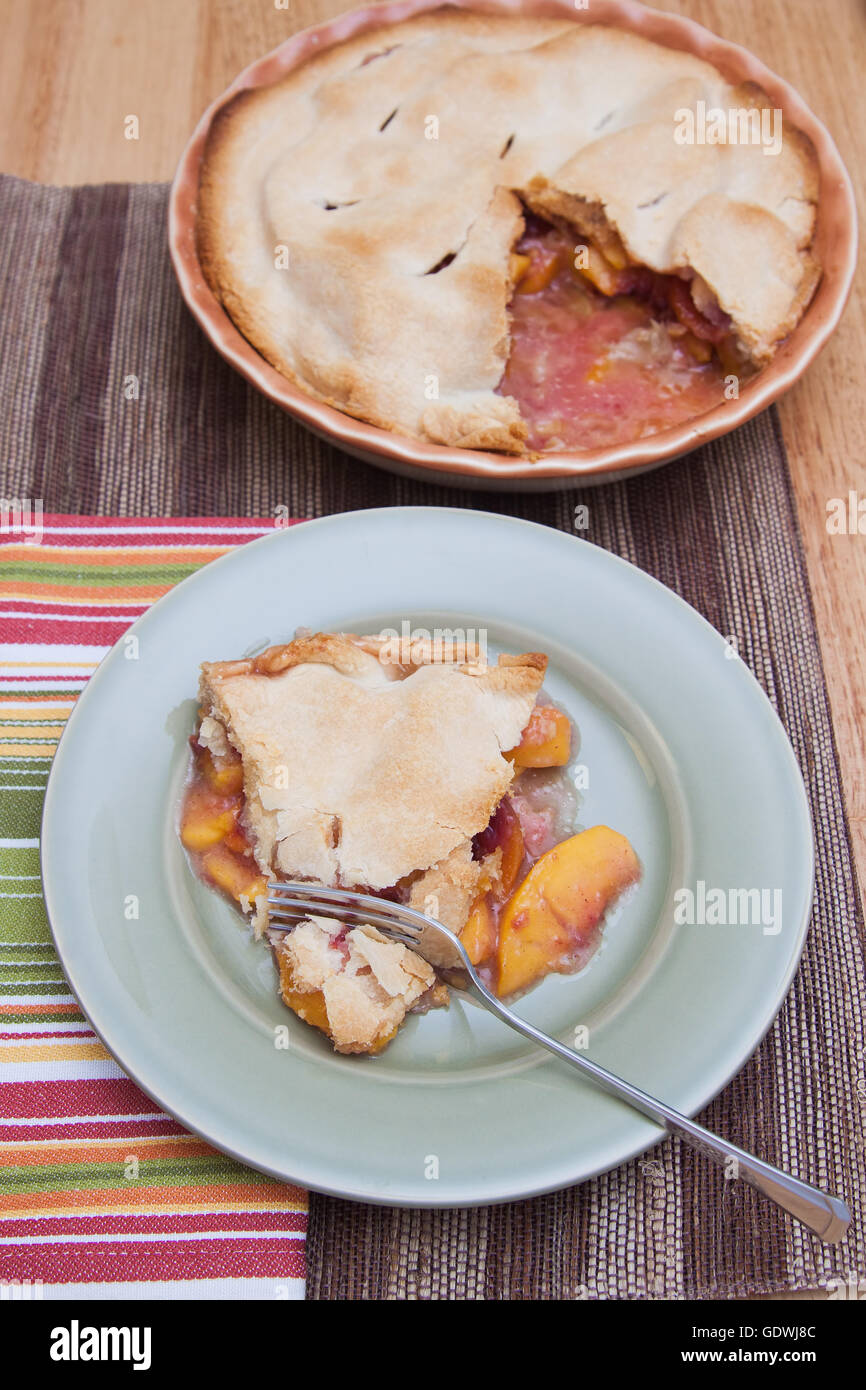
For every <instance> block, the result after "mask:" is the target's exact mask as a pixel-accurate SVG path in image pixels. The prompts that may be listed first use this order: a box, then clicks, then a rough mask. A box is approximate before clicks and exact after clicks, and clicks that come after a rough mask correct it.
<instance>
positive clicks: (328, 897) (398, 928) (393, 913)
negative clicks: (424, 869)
mask: <svg viewBox="0 0 866 1390" xmlns="http://www.w3.org/2000/svg"><path fill="white" fill-rule="evenodd" d="M310 916H317V917H331V918H334V919H335V920H336V921H338V922H343V923H345V924H346V925H348V926H362V925H369V926H373V927H377V928H378V929H379V930H380V931H386V932H388V933H389V934H390V935H401V936H403V937H405V938H406V939H407V940H408V941H409V942H412V943H414V942H416V941H417V940H418V937H419V936H420V933H421V930H422V929H423V926H424V924H425V920H426V919H425V918H424V917H423V915H422V914H421V913H419V912H415V911H414V910H413V909H412V908H406V907H402V906H401V905H399V904H397V903H392V902H389V901H388V900H387V899H386V898H375V897H373V896H372V895H370V894H367V893H356V892H353V891H352V890H351V889H348V888H326V887H324V886H323V885H322V884H319V883H295V882H282V883H269V884H268V918H269V925H270V926H272V927H274V928H275V929H276V930H278V931H283V930H285V931H290V930H291V929H292V927H294V926H297V924H298V922H301V921H303V920H304V918H306V917H310ZM281 919H283V920H281ZM284 921H285V925H284Z"/></svg>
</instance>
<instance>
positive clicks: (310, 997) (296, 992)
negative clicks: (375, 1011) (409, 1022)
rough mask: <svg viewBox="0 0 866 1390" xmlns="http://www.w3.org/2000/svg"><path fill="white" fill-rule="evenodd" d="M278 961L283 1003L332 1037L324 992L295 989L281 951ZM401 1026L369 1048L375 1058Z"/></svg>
mask: <svg viewBox="0 0 866 1390" xmlns="http://www.w3.org/2000/svg"><path fill="white" fill-rule="evenodd" d="M277 960H278V964H279V971H280V998H281V999H282V1001H283V1003H284V1004H285V1005H286V1007H287V1008H289V1009H291V1010H292V1013H295V1014H297V1016H298V1018H299V1019H301V1020H302V1022H304V1023H308V1024H309V1025H310V1027H311V1028H318V1029H319V1031H320V1032H322V1033H325V1034H326V1035H327V1036H328V1037H330V1036H331V1022H330V1019H329V1018H328V1006H327V1004H326V1003H325V996H324V994H323V993H322V991H321V990H320V989H313V990H300V989H295V987H294V983H295V981H294V974H293V971H292V967H291V965H290V964H289V962H288V961H287V960H286V958H285V956H284V955H283V954H282V952H281V951H280V952H278V953H277ZM399 1026H400V1025H399V1024H397V1025H396V1026H395V1027H394V1028H392V1029H391V1031H390V1032H388V1033H386V1034H385V1035H384V1036H383V1037H381V1038H380V1039H379V1041H378V1042H376V1043H374V1044H373V1045H372V1047H370V1048H369V1052H370V1053H371V1055H373V1056H375V1055H376V1053H378V1052H381V1051H382V1050H383V1048H386V1047H387V1046H388V1044H389V1042H390V1041H391V1040H392V1038H394V1037H396V1035H397V1032H398V1029H399Z"/></svg>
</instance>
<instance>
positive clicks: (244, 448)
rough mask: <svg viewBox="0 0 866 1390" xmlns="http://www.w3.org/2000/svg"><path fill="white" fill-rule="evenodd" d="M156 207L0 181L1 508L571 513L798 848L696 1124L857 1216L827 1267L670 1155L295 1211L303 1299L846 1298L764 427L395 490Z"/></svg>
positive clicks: (833, 890) (848, 1119) (829, 1041)
mask: <svg viewBox="0 0 866 1390" xmlns="http://www.w3.org/2000/svg"><path fill="white" fill-rule="evenodd" d="M166 199H167V189H166V187H165V186H164V185H131V186H127V185H108V186H97V187H87V188H72V189H56V188H44V187H41V186H38V185H34V184H29V183H26V182H24V181H22V180H18V179H13V178H10V177H5V178H3V179H2V180H0V491H2V495H3V496H4V497H6V498H31V499H41V501H42V504H43V507H44V509H45V510H46V511H52V512H78V513H88V512H97V513H103V514H119V515H132V514H144V515H156V514H167V515H168V514H170V515H186V516H194V515H250V516H255V515H268V514H271V513H273V511H274V509H275V508H277V507H280V506H283V507H286V508H288V511H289V513H290V514H291V515H293V516H307V517H310V516H321V515H324V514H327V513H330V512H338V511H345V510H350V509H353V508H360V507H374V506H383V505H399V504H406V503H416V504H418V503H429V504H437V505H442V504H446V505H452V506H472V507H479V508H483V509H486V510H490V511H501V512H506V513H509V514H511V515H515V516H521V517H525V518H528V519H530V520H533V521H537V522H542V523H544V524H546V525H550V526H556V527H560V528H562V529H563V530H571V529H572V527H573V519H574V508H575V505H576V504H578V503H585V504H586V505H587V506H588V508H589V526H588V529H587V530H585V531H583V532H582V534H583V535H584V536H585V538H586V539H587V540H589V541H590V542H592V543H593V544H596V545H600V546H604V547H605V548H606V549H609V550H613V551H615V552H616V553H618V554H620V555H622V556H624V557H625V558H626V559H628V560H631V561H632V562H633V563H635V564H637V565H639V566H640V567H641V568H642V569H644V570H647V571H648V572H649V573H650V574H653V575H655V576H656V577H657V578H659V579H661V580H662V581H663V582H664V583H665V584H667V585H669V586H670V587H671V588H672V589H674V590H676V591H677V592H678V593H679V594H681V595H682V596H683V598H685V599H686V600H687V601H688V602H689V603H691V604H693V605H694V607H695V608H697V609H698V610H699V611H700V612H701V613H703V614H704V615H705V617H706V618H708V619H709V621H710V622H711V623H712V624H713V625H714V626H715V627H716V628H717V629H718V630H719V631H720V632H721V633H723V634H724V635H725V636H728V637H732V638H736V640H737V644H738V649H739V652H740V655H741V657H742V659H743V660H744V661H745V662H747V663H748V665H749V666H750V667H751V669H752V671H753V672H754V673H755V675H756V676H757V678H758V680H759V681H760V682H761V684H762V685H763V687H764V689H765V690H766V692H767V694H768V695H769V697H770V699H771V700H772V702H773V704H774V706H775V708H776V710H777V711H778V713H779V716H780V718H781V719H782V722H783V723H784V725H785V728H786V729H787V731H788V734H789V736H790V738H791V741H792V743H793V746H794V749H795V752H796V754H797V757H798V759H799V762H800V766H801V768H802V771H803V776H804V778H805V780H806V785H807V788H808V792H809V797H810V800H811V806H812V814H813V819H814V824H815V834H816V839H817V861H818V878H817V885H816V902H815V912H814V917H813V922H812V927H811V931H810V934H809V940H808V944H807V947H806V952H805V956H804V960H803V964H802V966H801V969H800V971H799V973H798V975H797V977H796V980H795V983H794V986H793V988H792V990H791V992H790V994H789V996H788V999H787V1000H786V1003H785V1005H784V1007H783V1009H782V1011H781V1013H780V1014H779V1017H778V1019H777V1020H776V1023H775V1024H774V1026H773V1028H772V1029H771V1030H770V1032H769V1034H768V1035H767V1037H766V1038H765V1040H764V1041H763V1043H762V1044H761V1046H760V1047H759V1049H758V1050H757V1052H756V1053H755V1055H754V1056H753V1057H752V1059H751V1061H750V1062H749V1063H748V1065H747V1066H746V1067H745V1068H744V1069H743V1071H742V1072H741V1074H740V1075H739V1076H738V1077H737V1078H736V1080H735V1081H734V1082H732V1083H731V1085H730V1086H728V1087H727V1089H726V1090H725V1091H724V1092H723V1094H722V1095H721V1096H719V1097H718V1098H717V1100H716V1101H715V1102H714V1103H713V1104H712V1105H711V1106H709V1107H708V1109H707V1110H706V1112H705V1114H704V1116H703V1119H704V1121H705V1123H707V1124H708V1125H709V1126H710V1127H711V1128H713V1129H716V1130H719V1131H720V1132H721V1133H722V1134H725V1135H726V1136H728V1137H729V1138H730V1139H732V1140H734V1141H735V1142H736V1143H739V1144H742V1145H743V1146H744V1147H746V1148H747V1149H752V1150H754V1151H756V1152H758V1153H760V1154H762V1155H763V1156H765V1157H766V1158H768V1159H770V1160H771V1161H773V1162H777V1163H780V1164H782V1165H783V1166H784V1167H786V1168H789V1169H791V1170H792V1171H794V1172H796V1173H799V1174H800V1175H801V1176H802V1177H805V1178H807V1179H809V1180H810V1181H812V1182H815V1183H818V1184H819V1185H820V1186H822V1187H825V1188H828V1189H831V1190H833V1191H836V1192H839V1193H841V1194H843V1195H844V1196H845V1197H846V1198H847V1200H848V1201H849V1203H850V1204H851V1205H852V1206H853V1208H854V1212H855V1219H854V1224H853V1225H852V1227H851V1230H850V1233H849V1236H848V1239H847V1241H846V1243H845V1244H843V1245H840V1246H837V1247H835V1248H828V1247H824V1246H822V1245H821V1244H820V1243H819V1242H818V1241H816V1240H813V1239H812V1238H811V1237H809V1236H807V1235H806V1234H805V1233H804V1231H803V1230H802V1228H800V1227H795V1226H793V1225H792V1224H791V1223H789V1222H787V1221H786V1220H785V1219H784V1218H783V1217H782V1216H781V1215H779V1214H778V1213H777V1212H776V1211H775V1210H774V1209H773V1208H771V1207H770V1206H769V1204H767V1203H764V1202H762V1201H761V1200H760V1199H759V1198H757V1197H756V1196H755V1195H754V1194H753V1193H752V1192H751V1190H750V1189H748V1188H745V1187H744V1186H743V1185H742V1184H739V1183H726V1182H725V1181H724V1180H723V1178H722V1177H721V1176H720V1174H719V1173H718V1172H716V1171H715V1170H714V1169H712V1168H711V1167H710V1166H709V1165H708V1164H706V1163H704V1162H702V1161H700V1160H699V1159H696V1158H695V1157H694V1156H693V1155H692V1154H691V1153H690V1152H689V1151H687V1150H683V1149H681V1147H680V1146H679V1144H678V1143H673V1142H669V1143H666V1144H664V1145H663V1146H660V1147H659V1148H658V1149H657V1150H655V1151H654V1152H653V1153H651V1154H648V1155H646V1156H645V1157H644V1158H643V1159H640V1160H638V1161H636V1162H634V1163H630V1164H627V1165H625V1166H623V1167H621V1168H619V1169H617V1170H616V1171H615V1172H612V1173H608V1174H606V1175H604V1176H603V1177H600V1178H597V1179H595V1180H593V1181H592V1182H588V1183H586V1184H584V1185H583V1186H582V1187H580V1188H575V1189H573V1190H571V1191H566V1192H560V1193H557V1194H555V1195H553V1196H549V1197H542V1198H537V1199H535V1200H533V1201H529V1202H524V1203H516V1204H512V1205H507V1206H498V1207H490V1208H484V1209H480V1210H466V1211H405V1210H397V1209H388V1208H375V1207H368V1206H360V1205H356V1204H352V1203H348V1202H341V1201H335V1200H332V1199H328V1198H314V1199H313V1202H312V1210H311V1225H310V1233H309V1242H308V1260H309V1274H308V1294H309V1296H311V1297H323V1298H400V1299H402V1298H458V1299H462V1298H500V1299H505V1298H539V1297H544V1298H581V1297H590V1298H595V1297H661V1298H680V1297H686V1298H725V1297H731V1296H736V1295H743V1294H753V1293H761V1292H772V1291H777V1290H783V1289H800V1288H814V1287H817V1286H818V1285H821V1284H827V1283H829V1282H830V1281H833V1280H849V1279H850V1278H852V1277H853V1278H855V1279H856V1278H857V1277H866V1201H864V1198H866V1175H864V1162H863V1157H864V1100H866V1034H864V1017H866V1011H864V997H866V987H864V986H866V969H864V935H863V923H862V918H861V916H860V910H859V895H858V893H857V885H856V881H855V873H854V868H853V863H852V854H851V845H850V839H849V836H848V829H847V825H846V820H845V811H844V805H843V799H842V790H841V785H840V777H839V767H838V762H837V757H836V748H835V742H834V737H833V729H832V725H831V722H830V714H829V709H828V703H827V695H826V689H825V684H824V676H823V670H822V666H821V657H820V651H819V646H818V639H817V634H816V630H815V620H814V614H813V611H812V604H811V598H810V594H809V587H808V581H807V577H806V571H805V566H804V560H803V553H802V547H801V543H800V536H799V532H798V529H797V521H796V514H795V510H794V503H793V497H792V493H791V486H790V478H789V474H788V467H787V462H786V459H785V453H784V448H783V445H782V441H781V436H780V433H779V429H778V422H777V419H776V417H775V413H774V412H773V411H770V412H767V413H766V414H764V415H762V416H761V417H760V418H759V419H757V420H755V421H753V422H752V423H751V424H749V425H748V426H746V427H744V428H743V429H741V430H739V431H738V432H737V433H736V434H734V435H731V436H729V437H728V438H726V439H722V440H718V441H717V442H715V443H714V444H710V445H708V446H706V447H705V448H703V449H701V450H700V451H699V452H697V453H695V454H693V455H692V456H691V457H690V458H688V459H686V460H683V461H681V462H679V463H675V464H673V465H671V466H669V467H667V468H664V469H662V470H660V471H658V472H656V473H652V474H649V475H645V476H643V477H641V478H637V479H635V480H633V481H631V482H629V483H625V484H617V485H610V486H605V487H603V488H597V489H583V490H574V491H569V492H565V493H559V494H556V495H537V496H527V497H520V496H515V495H505V494H503V495H497V494H491V493H475V494H473V493H465V492H460V491H458V490H457V489H443V488H435V487H432V486H428V485H426V484H419V483H414V482H409V481H407V480H404V479H399V478H394V477H391V476H389V475H388V474H386V473H383V472H380V471H378V470H377V469H374V468H370V467H367V466H365V465H364V464H362V463H359V462H357V461H355V460H354V459H350V458H348V457H347V456H346V455H344V454H342V453H341V452H340V451H338V450H336V449H333V448H330V447H328V446H327V445H325V444H322V443H321V442H320V441H318V440H317V439H315V438H314V437H313V436H312V435H310V434H309V433H308V432H307V431H305V430H304V429H303V428H301V427H300V426H299V425H297V424H295V423H294V422H293V421H292V420H290V419H289V417H288V416H286V415H284V414H283V413H282V412H280V411H279V410H278V409H277V408H276V407H274V406H272V405H270V404H269V403H268V402H266V401H265V400H264V399H263V398H262V397H261V396H259V395H258V394H257V393H256V392H255V391H253V390H252V389H250V388H249V387H247V385H246V384H245V383H244V382H243V381H242V380H241V378H240V377H239V376H237V375H236V374H235V373H234V372H233V371H231V370H230V368H229V367H227V366H226V365H225V364H224V363H223V362H222V360H221V359H220V358H219V357H218V355H217V354H216V353H215V352H214V351H213V350H212V349H211V348H210V347H209V345H208V344H207V343H206V341H205V339H204V338H203V336H202V334H201V333H200V331H199V329H198V328H197V327H196V325H195V323H194V322H193V320H192V319H191V317H190V315H189V314H188V312H187V310H186V308H185V306H184V304H183V303H182V301H181V298H180V295H179V293H178V290H177V288H176V285H175V282H174V279H173V276H172V272H171V268H170V264H169V259H168V254H167V249H166V234H165V225H166ZM394 579H395V592H397V593H399V575H395V576H394ZM707 794H708V795H712V788H708V789H707Z"/></svg>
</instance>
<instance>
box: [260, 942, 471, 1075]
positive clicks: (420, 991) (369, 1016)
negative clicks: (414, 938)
mask: <svg viewBox="0 0 866 1390" xmlns="http://www.w3.org/2000/svg"><path fill="white" fill-rule="evenodd" d="M271 941H272V945H273V948H274V954H275V956H276V960H277V965H278V967H279V972H280V993H281V995H282V998H283V1002H284V1003H285V1004H287V1005H288V1007H289V1008H290V1009H292V1010H293V1011H294V1012H295V1013H296V1014H298V1016H299V1017H300V1018H302V1019H303V1020H304V1022H305V1023H309V1024H311V1025H312V1026H313V1027H314V1028H319V1029H320V1030H321V1031H322V1032H324V1033H327V1035H328V1036H329V1037H330V1039H331V1041H332V1042H333V1044H334V1047H335V1048H336V1050H337V1052H346V1053H361V1052H366V1053H376V1052H381V1050H382V1049H383V1048H384V1047H385V1046H386V1045H387V1044H388V1043H389V1042H390V1041H391V1039H392V1038H393V1036H394V1034H395V1033H396V1032H397V1029H398V1028H399V1027H400V1025H401V1024H402V1022H403V1020H404V1019H405V1017H406V1015H407V1013H409V1012H413V1011H417V1012H422V1011H424V1010H425V1009H427V1008H435V1007H439V1006H441V1005H443V1004H447V1002H448V991H447V990H446V989H445V987H444V986H443V985H440V984H437V980H436V976H435V974H434V972H433V970H432V968H431V967H430V966H429V965H428V964H427V962H426V961H425V960H422V959H421V957H420V956H417V955H415V953H414V952H413V951H409V950H407V948H406V947H405V946H402V945H400V943H399V942H395V941H390V940H389V939H388V938H387V937H386V936H383V935H382V933H381V932H378V931H377V930H376V928H375V927H371V926H362V927H353V928H351V929H350V930H348V931H347V930H346V929H345V928H344V927H343V926H342V924H341V923H339V922H334V921H331V920H330V919H329V918H326V917H309V918H308V919H307V920H306V921H304V922H301V923H300V924H299V925H298V926H297V927H295V928H294V930H293V931H290V932H286V933H282V932H276V931H273V932H272V933H271Z"/></svg>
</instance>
